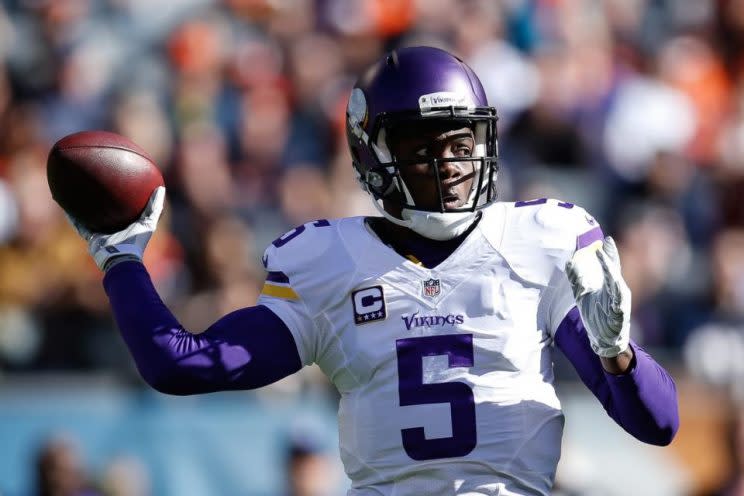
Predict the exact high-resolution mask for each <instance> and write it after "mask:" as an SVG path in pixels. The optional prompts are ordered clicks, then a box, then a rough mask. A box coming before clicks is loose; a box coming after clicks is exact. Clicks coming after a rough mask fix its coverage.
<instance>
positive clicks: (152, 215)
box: [144, 186, 165, 227]
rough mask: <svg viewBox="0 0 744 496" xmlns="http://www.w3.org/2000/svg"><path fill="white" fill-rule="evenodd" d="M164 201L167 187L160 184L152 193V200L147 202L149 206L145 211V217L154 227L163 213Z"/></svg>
mask: <svg viewBox="0 0 744 496" xmlns="http://www.w3.org/2000/svg"><path fill="white" fill-rule="evenodd" d="M164 202H165V187H164V186H158V187H157V188H155V191H153V192H152V195H150V200H149V201H148V202H147V207H146V208H145V212H144V217H145V219H146V220H147V221H149V222H150V223H151V226H152V227H155V224H157V222H158V219H159V218H160V214H162V213H163V203H164Z"/></svg>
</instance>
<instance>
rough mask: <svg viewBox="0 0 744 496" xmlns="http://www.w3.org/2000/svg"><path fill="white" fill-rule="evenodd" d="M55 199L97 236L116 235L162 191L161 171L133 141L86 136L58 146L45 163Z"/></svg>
mask: <svg viewBox="0 0 744 496" xmlns="http://www.w3.org/2000/svg"><path fill="white" fill-rule="evenodd" d="M47 181H48V182H49V189H50V190H51V192H52V197H53V198H54V200H55V201H56V202H57V203H59V205H60V206H61V207H62V208H63V209H64V210H65V212H67V213H68V214H70V215H71V216H73V217H75V218H76V219H77V220H79V221H80V222H81V223H82V224H83V225H84V226H85V227H87V228H88V229H90V230H91V231H93V232H101V233H112V232H116V231H119V230H121V229H123V228H124V227H126V226H128V225H129V224H131V223H132V222H134V221H135V220H136V219H137V218H139V216H140V214H141V213H142V211H143V210H144V209H145V206H146V205H147V201H148V200H149V198H150V195H151V194H152V192H153V191H154V190H155V188H157V187H158V186H162V185H163V176H162V175H161V174H160V170H158V167H157V166H156V165H155V163H154V162H153V161H152V159H151V158H150V157H149V156H148V155H147V153H146V152H145V151H144V150H143V149H142V148H140V147H139V146H137V145H136V144H135V143H133V142H132V141H131V140H130V139H128V138H125V137H124V136H120V135H118V134H115V133H110V132H106V131H82V132H79V133H75V134H70V135H69V136H65V137H64V138H62V139H61V140H59V141H57V142H56V143H55V144H54V146H53V147H52V149H51V151H50V152H49V157H48V159H47Z"/></svg>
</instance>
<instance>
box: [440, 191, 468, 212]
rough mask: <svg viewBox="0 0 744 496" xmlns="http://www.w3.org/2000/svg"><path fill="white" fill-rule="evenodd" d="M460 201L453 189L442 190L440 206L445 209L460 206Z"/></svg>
mask: <svg viewBox="0 0 744 496" xmlns="http://www.w3.org/2000/svg"><path fill="white" fill-rule="evenodd" d="M462 203H463V201H462V199H461V198H460V195H458V194H457V193H455V192H454V191H442V206H443V207H444V208H445V209H446V210H449V209H452V208H458V207H461V206H462Z"/></svg>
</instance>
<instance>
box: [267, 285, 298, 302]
mask: <svg viewBox="0 0 744 496" xmlns="http://www.w3.org/2000/svg"><path fill="white" fill-rule="evenodd" d="M261 294H265V295H266V296H274V297H276V298H285V299H287V300H299V299H300V297H299V296H298V295H297V293H295V292H294V289H292V288H290V287H289V286H276V285H274V284H269V283H268V282H267V283H264V285H263V289H261Z"/></svg>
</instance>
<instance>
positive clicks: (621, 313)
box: [566, 236, 631, 357]
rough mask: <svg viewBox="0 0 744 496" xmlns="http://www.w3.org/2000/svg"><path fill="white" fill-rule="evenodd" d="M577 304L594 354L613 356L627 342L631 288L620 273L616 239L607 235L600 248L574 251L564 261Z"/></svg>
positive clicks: (628, 336) (621, 349)
mask: <svg viewBox="0 0 744 496" xmlns="http://www.w3.org/2000/svg"><path fill="white" fill-rule="evenodd" d="M566 275H567V276H568V280H569V282H570V283H571V289H572V290H573V294H574V298H575V299H576V306H577V307H578V308H579V313H580V314H581V320H582V321H583V322H584V327H586V331H587V334H588V335H589V342H590V343H591V346H592V349H593V350H594V353H596V354H597V355H599V356H601V357H615V356H617V355H619V354H620V353H621V352H623V351H625V350H626V349H627V348H628V344H629V342H630V298H631V296H630V289H629V288H628V285H627V284H626V283H625V280H623V275H622V273H621V272H620V256H619V255H618V252H617V247H616V246H615V241H614V240H613V239H612V238H611V237H610V236H607V237H606V238H605V239H604V242H603V243H602V247H601V248H599V249H596V250H593V249H592V248H590V247H587V248H584V249H582V250H579V251H577V252H576V253H575V254H574V256H573V258H572V259H571V260H570V261H568V262H567V263H566Z"/></svg>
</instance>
